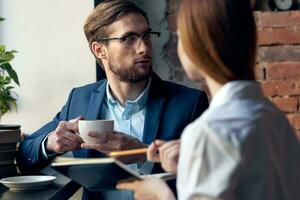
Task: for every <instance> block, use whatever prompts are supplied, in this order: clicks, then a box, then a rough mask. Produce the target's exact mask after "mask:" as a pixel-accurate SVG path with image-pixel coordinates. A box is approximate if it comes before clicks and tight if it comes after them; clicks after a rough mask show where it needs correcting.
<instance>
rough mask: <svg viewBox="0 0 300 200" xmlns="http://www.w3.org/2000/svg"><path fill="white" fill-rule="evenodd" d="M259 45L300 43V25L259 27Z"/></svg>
mask: <svg viewBox="0 0 300 200" xmlns="http://www.w3.org/2000/svg"><path fill="white" fill-rule="evenodd" d="M257 34H258V45H270V44H300V27H285V28H264V29H258V30H257Z"/></svg>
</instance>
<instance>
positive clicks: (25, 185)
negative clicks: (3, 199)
mask: <svg viewBox="0 0 300 200" xmlns="http://www.w3.org/2000/svg"><path fill="white" fill-rule="evenodd" d="M55 179H56V177H55V176H13V177H8V178H3V179H1V180H0V183H2V184H3V185H5V186H6V187H8V188H9V189H10V190H13V191H22V190H39V189H43V188H46V187H47V186H48V185H49V184H51V183H52V182H53V181H54V180H55Z"/></svg>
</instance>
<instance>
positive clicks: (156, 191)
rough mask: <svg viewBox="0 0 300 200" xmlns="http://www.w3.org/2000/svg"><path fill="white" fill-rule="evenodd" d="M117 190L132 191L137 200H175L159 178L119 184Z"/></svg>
mask: <svg viewBox="0 0 300 200" xmlns="http://www.w3.org/2000/svg"><path fill="white" fill-rule="evenodd" d="M117 189H118V190H132V191H133V192H134V198H135V199H137V200H152V199H153V200H160V199H162V200H175V197H174V195H173V193H172V191H171V189H170V188H169V187H168V185H167V184H166V183H165V182H164V181H163V180H161V179H159V178H148V179H144V180H142V181H134V182H127V183H119V184H118V185H117Z"/></svg>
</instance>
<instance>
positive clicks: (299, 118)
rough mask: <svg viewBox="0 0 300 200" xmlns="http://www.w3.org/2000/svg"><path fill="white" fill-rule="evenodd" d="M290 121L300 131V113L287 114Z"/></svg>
mask: <svg viewBox="0 0 300 200" xmlns="http://www.w3.org/2000/svg"><path fill="white" fill-rule="evenodd" d="M287 117H288V119H289V121H290V123H291V124H292V125H293V127H294V128H295V129H296V130H298V131H300V113H297V114H288V115H287Z"/></svg>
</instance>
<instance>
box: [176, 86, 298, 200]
mask: <svg viewBox="0 0 300 200" xmlns="http://www.w3.org/2000/svg"><path fill="white" fill-rule="evenodd" d="M177 191H178V198H179V199H180V200H186V199H201V198H203V197H211V198H212V199H224V200H229V199H230V200H235V199H241V200H250V199H251V200H268V199H270V200H277V199H278V200H284V199H288V200H294V199H295V200H299V199H300V143H299V141H298V140H297V138H296V136H295V134H294V133H293V129H292V127H291V126H290V124H289V122H288V120H287V119H286V117H285V116H284V114H283V113H282V112H281V111H280V110H279V109H278V108H276V107H275V106H274V105H273V104H272V103H271V102H270V101H269V100H268V99H266V98H265V97H264V96H263V94H262V90H261V87H260V85H259V83H256V82H254V81H232V82H229V83H227V84H225V85H224V86H223V87H222V88H221V89H220V90H219V91H218V92H217V94H216V95H215V96H214V98H213V99H212V102H211V104H210V107H209V108H208V110H207V111H206V112H205V113H203V114H202V116H201V117H199V118H198V119H197V120H195V121H194V122H193V123H191V124H190V125H189V126H187V127H186V128H185V130H184V132H183V135H182V138H181V149H180V158H179V165H178V178H177ZM204 199H205V198H204ZM209 199H210V198H209Z"/></svg>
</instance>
